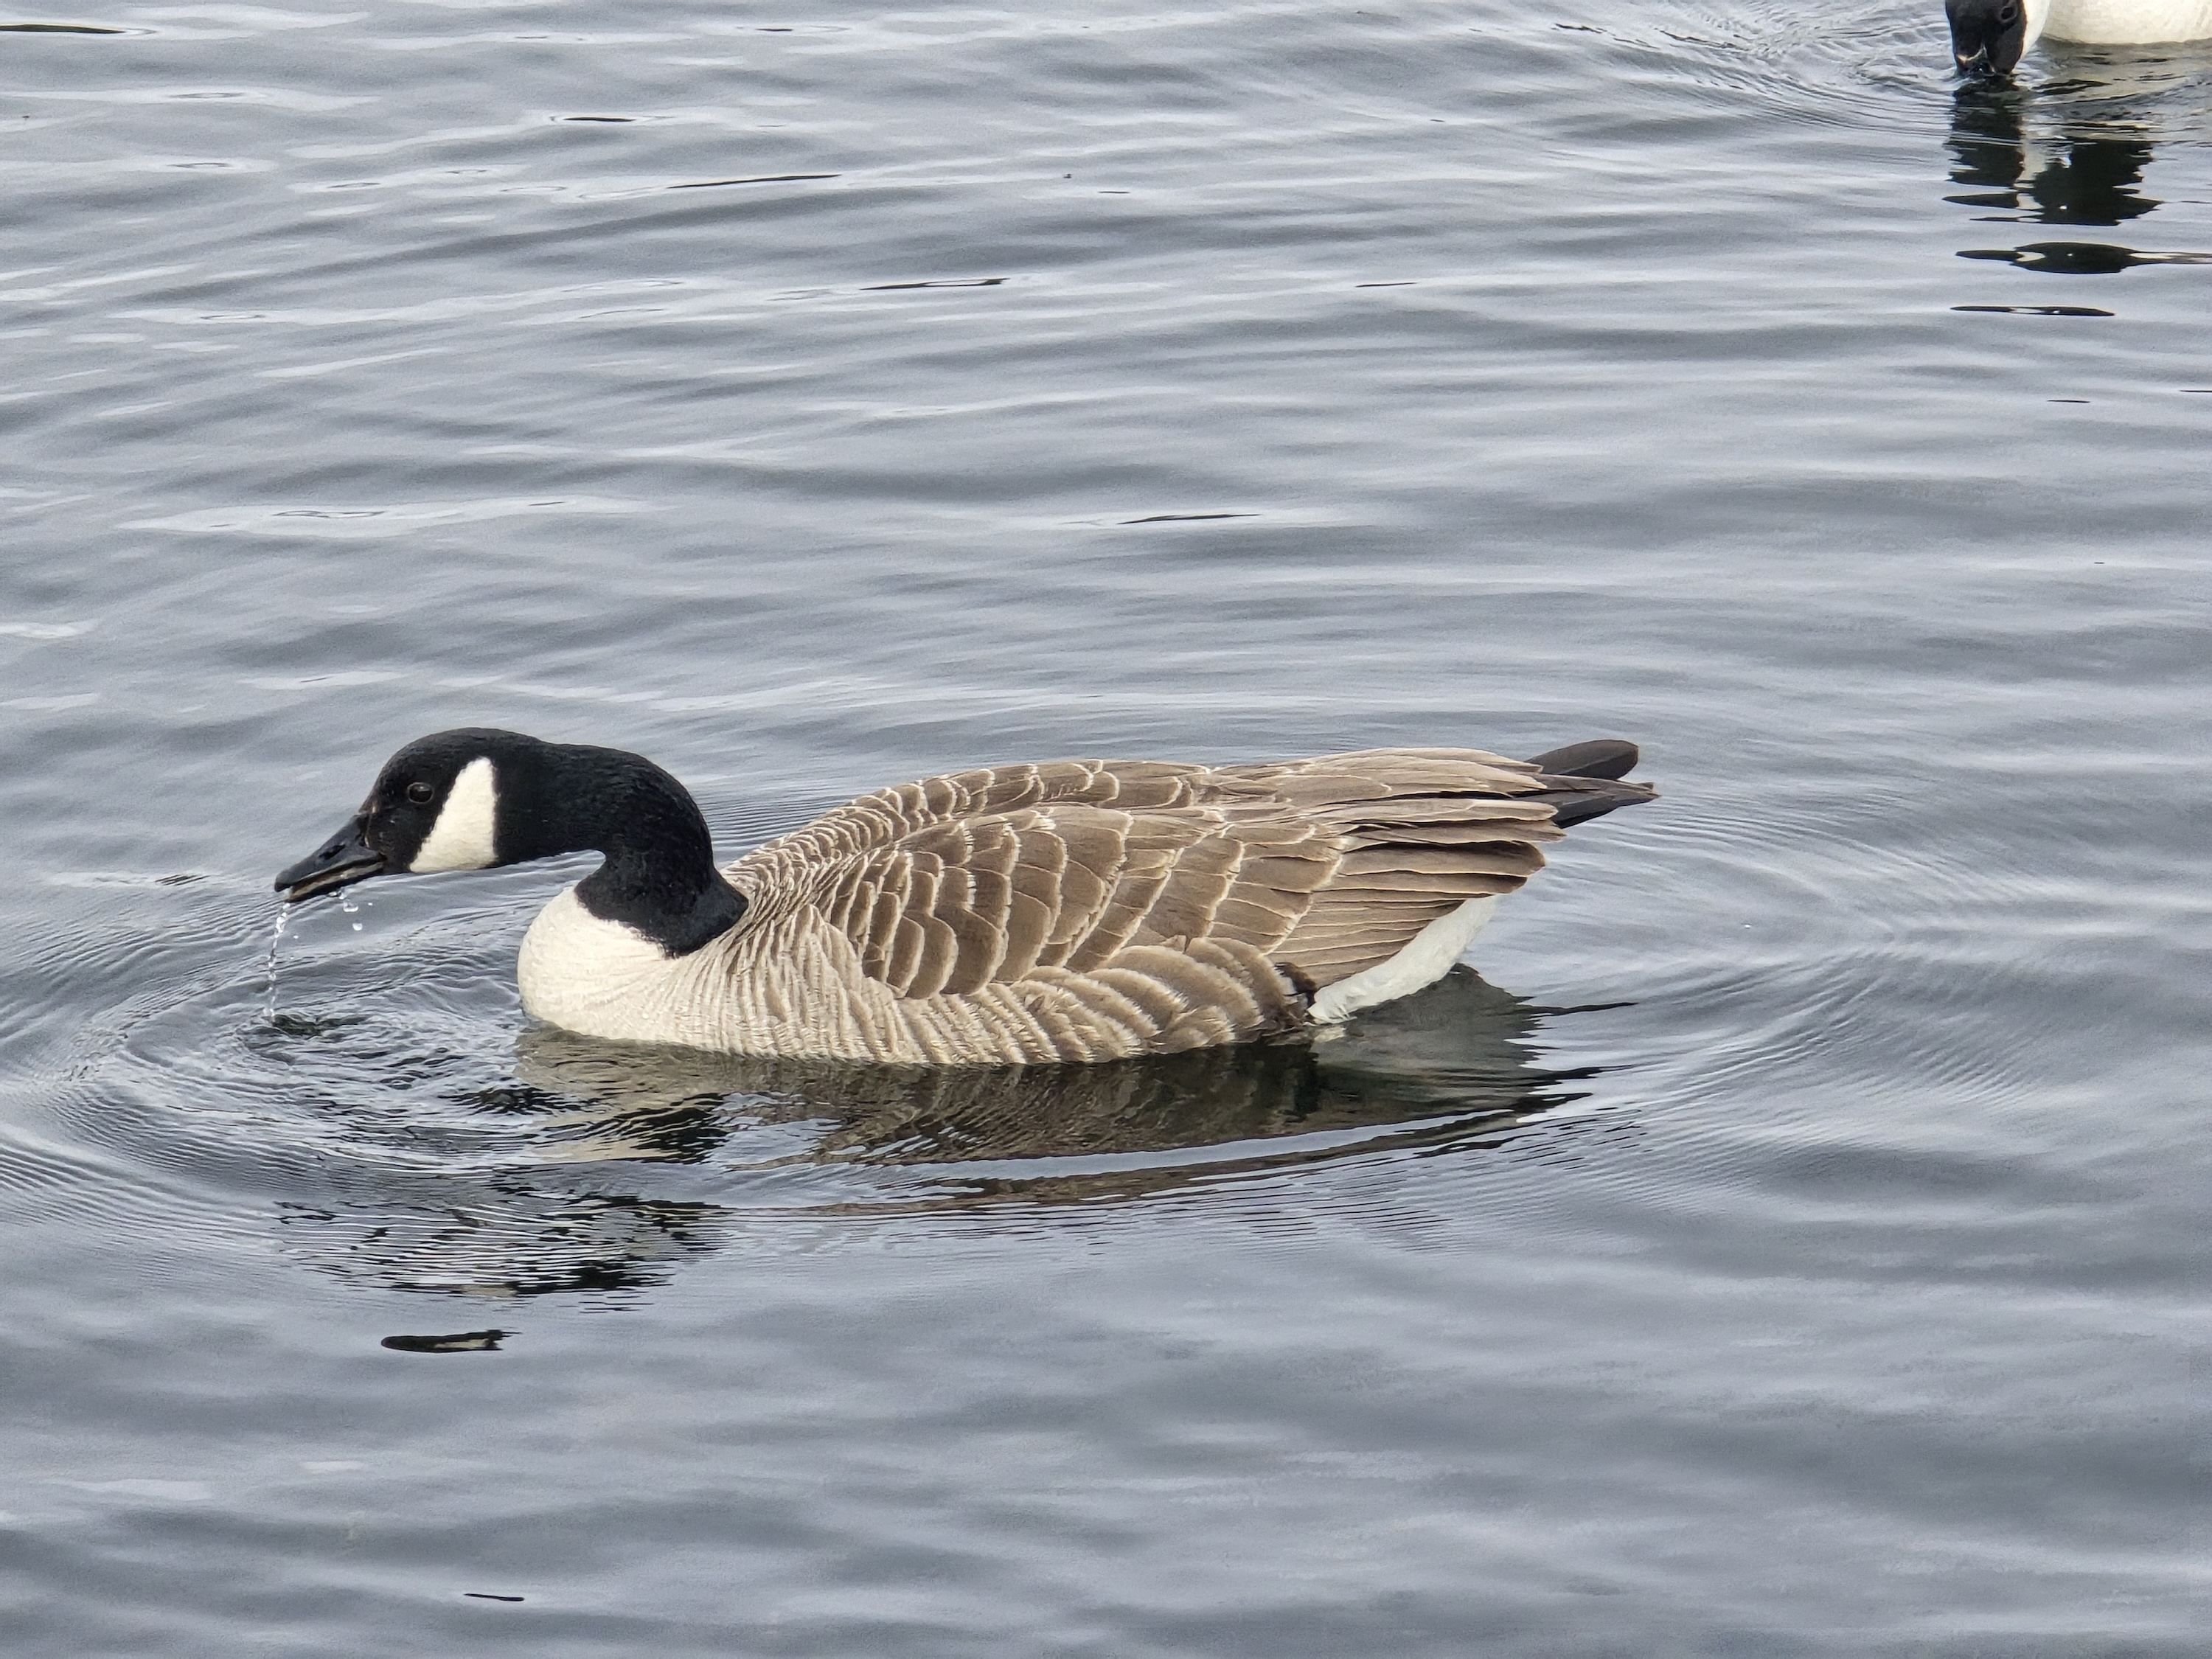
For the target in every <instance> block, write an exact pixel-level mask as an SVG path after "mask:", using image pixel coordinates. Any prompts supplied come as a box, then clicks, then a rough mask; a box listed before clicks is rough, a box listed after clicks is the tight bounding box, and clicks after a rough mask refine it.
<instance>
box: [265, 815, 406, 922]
mask: <svg viewBox="0 0 2212 1659" xmlns="http://www.w3.org/2000/svg"><path fill="white" fill-rule="evenodd" d="M383 869H384V854H381V853H380V852H378V851H377V850H376V849H375V848H373V847H371V846H370V845H369V844H368V842H366V841H364V840H363V839H362V821H361V819H360V818H358V817H356V818H355V819H354V820H353V821H352V822H351V823H348V824H347V825H346V827H345V828H344V829H341V830H339V831H338V832H337V835H335V836H331V839H330V840H329V842H326V843H325V846H324V847H323V849H322V850H321V851H320V852H319V853H311V854H308V855H307V857H306V858H303V859H301V860H300V861H299V862H298V863H297V864H295V865H293V866H291V867H290V868H289V869H287V870H285V871H283V872H282V873H280V874H279V875H278V876H277V878H276V890H277V891H278V892H280V893H282V894H283V896H284V902H285V903H287V904H297V903H298V902H300V901H301V899H311V898H313V897H314V896H316V895H317V894H318V893H335V892H336V891H337V890H338V889H339V888H341V887H350V886H352V885H353V884H354V883H356V882H357V881H367V880H368V878H370V877H371V876H374V875H379V874H381V873H382V872H383Z"/></svg>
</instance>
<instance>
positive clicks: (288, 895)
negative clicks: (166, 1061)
mask: <svg viewBox="0 0 2212 1659" xmlns="http://www.w3.org/2000/svg"><path fill="white" fill-rule="evenodd" d="M586 852H590V853H604V854H606V861H605V863H603V864H602V865H601V866H599V869H597V870H596V871H594V872H592V874H591V875H589V876H587V877H586V878H585V879H584V880H582V881H581V882H579V883H578V884H577V885H576V896H577V899H578V900H579V901H580V902H581V903H582V904H583V906H584V908H586V909H587V910H589V911H590V912H591V913H592V915H595V916H597V917H598V918H599V920H601V921H612V922H618V923H620V924H622V925H623V926H624V927H629V928H631V929H633V930H634V931H635V932H636V933H639V934H641V936H643V937H644V938H646V939H651V940H652V941H653V943H654V944H656V945H659V946H660V947H661V948H662V949H663V950H665V951H668V952H669V953H670V954H671V955H682V954H683V953H684V952H686V951H696V950H697V949H698V948H699V947H700V946H701V945H703V944H705V943H706V942H707V941H708V939H714V938H715V937H716V936H718V935H719V934H720V933H724V932H726V931H727V930H728V929H729V928H731V927H734V926H735V925H736V924H737V922H738V919H739V918H740V917H741V916H743V915H744V910H745V900H744V896H743V895H742V894H740V893H739V892H738V891H737V890H736V889H734V888H732V886H731V885H730V884H729V883H728V882H726V881H725V880H724V879H723V878H722V876H721V874H720V872H718V871H717V870H716V869H715V868H714V837H713V836H711V835H709V834H708V829H707V820H706V819H705V818H704V817H702V816H701V814H700V811H699V805H698V803H697V802H696V801H695V800H693V799H691V795H690V791H688V790H687V789H685V788H684V786H683V785H682V784H680V783H678V781H676V780H675V779H674V778H672V777H671V776H670V775H668V774H667V773H665V772H664V771H662V770H661V769H660V768H659V767H658V766H655V765H654V764H653V763H652V762H651V761H649V760H647V759H646V758H645V757H644V756H642V755H633V754H631V753H629V751H628V750H623V749H599V748H594V747H592V746H591V745H589V744H573V743H546V742H544V741H543V740H541V739H539V738H530V737H525V736H524V735H523V734H522V733H521V732H499V731H494V730H492V729H490V728H489V727H485V726H465V727H463V728H461V729H460V730H458V731H453V732H433V733H432V734H431V735H430V736H428V737H427V738H416V740H415V741H414V742H413V743H410V744H408V745H407V746H406V747H405V748H404V749H403V750H400V751H399V752H398V754H396V755H394V756H393V757H392V758H391V759H390V760H388V761H386V762H385V763H384V769H383V770H382V771H381V772H380V773H378V774H377V775H376V784H375V787H374V788H372V789H371V790H370V791H369V792H368V799H367V800H365V801H363V802H362V804H361V810H360V811H357V812H356V813H355V814H354V815H353V817H352V818H351V819H350V820H349V822H348V823H346V825H345V826H344V828H343V829H340V830H339V831H338V832H337V834H336V835H335V836H331V838H330V839H329V840H328V841H327V842H325V843H324V845H323V847H322V848H321V850H319V852H316V853H314V854H311V855H310V856H308V857H307V858H304V859H301V860H300V861H299V862H298V863H297V864H295V865H294V866H291V868H289V869H288V870H286V871H285V872H283V874H281V875H279V876H278V877H277V878H276V890H277V891H278V892H280V893H282V894H283V896H284V898H285V900H286V902H289V903H297V902H299V901H300V900H301V899H309V898H313V897H314V896H316V895H317V894H319V893H330V892H335V891H337V890H338V889H339V888H341V887H350V886H351V885H353V884H354V883H356V882H357V881H367V880H368V878H370V877H371V876H380V875H386V874H397V873H398V872H402V871H407V872H418V873H419V872H429V871H434V870H489V869H491V868H492V867H494V866H497V865H502V864H522V863H526V862H528V861H529V860H532V859H544V858H553V857H555V856H556V855H558V854H562V853H586Z"/></svg>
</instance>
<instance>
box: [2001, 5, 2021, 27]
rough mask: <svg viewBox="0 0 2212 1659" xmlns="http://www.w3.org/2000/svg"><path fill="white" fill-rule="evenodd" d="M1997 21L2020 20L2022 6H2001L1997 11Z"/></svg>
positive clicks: (2014, 21)
mask: <svg viewBox="0 0 2212 1659" xmlns="http://www.w3.org/2000/svg"><path fill="white" fill-rule="evenodd" d="M1997 21H1998V22H2000V23H2006V24H2011V23H2017V22H2018V21H2020V8H2019V7H2018V6H2003V7H2000V8H1999V9H1998V11H1997Z"/></svg>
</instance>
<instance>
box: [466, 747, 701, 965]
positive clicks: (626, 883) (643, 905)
mask: <svg viewBox="0 0 2212 1659" xmlns="http://www.w3.org/2000/svg"><path fill="white" fill-rule="evenodd" d="M516 770H517V771H518V772H519V773H520V776H518V777H516V778H514V779H513V781H512V782H511V783H510V781H508V779H507V778H506V777H504V776H503V777H502V778H501V789H500V810H499V854H500V862H501V863H502V864H507V863H514V862H520V860H525V859H539V858H550V857H551V856H553V855H554V854H556V853H604V854H606V862H605V863H604V864H602V865H601V866H599V868H598V869H597V870H595V871H593V872H592V873H591V874H590V875H589V876H587V877H586V878H584V880H583V881H582V882H580V883H579V884H578V885H577V888H576V897H577V899H578V900H579V901H580V902H581V903H582V905H583V907H584V908H585V909H586V910H588V911H590V912H591V913H592V915H594V916H597V917H598V918H599V920H600V921H616V922H620V923H622V924H623V926H625V927H631V928H634V929H635V930H636V931H637V932H638V933H642V934H643V935H644V936H645V937H646V938H647V939H651V940H652V941H653V943H654V944H656V945H659V946H660V948H661V949H662V950H664V951H667V952H668V954H669V955H671V956H672V957H680V956H686V955H688V954H690V952H691V951H696V950H697V949H698V948H699V947H700V946H701V945H704V944H706V943H707V942H708V940H709V939H715V938H718V937H720V935H721V934H723V933H727V932H728V931H729V930H730V929H731V928H732V927H735V926H736V925H737V923H738V919H739V918H740V917H741V916H743V915H744V913H745V899H744V895H743V894H741V893H739V892H738V890H737V889H735V888H734V887H732V886H731V885H730V884H729V883H728V882H726V881H725V880H723V879H722V876H721V872H720V871H718V870H717V869H715V867H714V838H713V837H712V836H710V835H708V831H707V820H706V818H705V817H702V815H701V813H700V811H699V805H698V803H697V802H696V801H694V800H693V799H691V794H690V791H689V790H687V789H686V788H684V786H683V785H682V784H680V783H678V781H676V780H675V779H674V778H672V777H671V776H670V775H668V774H667V773H665V772H664V771H662V770H661V769H660V768H659V767H658V766H655V765H654V764H653V763H652V762H651V761H649V760H647V759H646V758H645V757H643V756H642V755H632V754H629V753H627V752H625V751H624V750H620V749H595V748H592V747H589V746H587V745H586V744H555V743H549V744H539V745H538V752H537V753H536V754H534V755H532V756H531V757H529V760H528V761H527V762H526V763H525V764H524V765H522V766H520V767H519V768H517V769H516Z"/></svg>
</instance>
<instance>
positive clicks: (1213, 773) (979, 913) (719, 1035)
mask: <svg viewBox="0 0 2212 1659" xmlns="http://www.w3.org/2000/svg"><path fill="white" fill-rule="evenodd" d="M1555 755H1556V757H1559V758H1560V759H1561V760H1563V761H1565V762H1566V763H1571V764H1574V765H1575V767H1576V770H1575V771H1574V772H1573V773H1550V772H1546V771H1544V770H1542V769H1540V768H1539V766H1538V765H1537V764H1536V763H1533V762H1528V761H1514V760H1507V759H1505V758H1504V757H1501V756H1498V755H1492V754H1486V753H1484V752H1482V751H1481V750H1472V749H1375V750H1362V751H1360V752H1358V753H1353V754H1344V755H1322V756H1318V757H1314V758H1312V759H1310V760H1302V761H1288V762H1279V763H1269V764H1261V765H1250V766H1220V767H1207V766H1193V765H1176V764H1173V763H1165V762H1159V761H1061V762H1057V763H1051V764H1048V765H1039V766H1002V767H992V768H987V769H982V770H979V771H973V772H960V773H956V774H953V775H951V776H947V777H939V778H927V779H924V780H922V781H920V782H917V783H908V784H901V785H898V786H897V787H894V788H890V789H883V790H878V792H877V793H874V794H872V795H866V796H863V797H861V798H860V799H858V800H855V801H852V802H850V803H848V804H847V805H843V806H840V807H837V808H836V809H835V810H833V811H829V812H828V813H826V814H824V815H823V817H820V818H817V820H816V821H815V822H813V823H811V824H808V825H807V826H806V827H805V828H804V829H799V830H798V831H796V832H794V833H793V834H792V835H789V836H784V837H783V838H782V839H781V840H780V841H775V842H769V844H768V845H767V846H765V847H763V848H758V849H757V851H755V852H752V853H750V854H747V855H746V856H745V857H744V858H742V859H740V860H738V862H737V863H735V864H734V865H732V866H730V867H729V869H728V870H727V871H726V872H725V873H726V875H727V877H728V878H729V880H730V881H731V883H732V884H733V885H735V886H736V887H737V888H738V890H740V891H742V892H743V893H744V895H745V896H746V897H747V898H748V899H749V900H750V908H748V909H747V911H746V913H745V916H744V921H741V922H740V923H739V924H738V926H737V927H735V928H733V929H732V931H731V932H730V933H727V934H726V935H724V936H723V937H721V938H720V939H716V940H714V942H713V943H712V944H710V945H708V946H707V947H706V948H705V949H704V950H703V951H701V952H700V953H699V955H700V956H702V957H713V958H714V963H715V966H716V968H717V969H718V970H719V972H720V975H723V976H725V979H726V995H725V996H724V997H722V998H721V999H720V1003H721V1007H722V1013H721V1015H720V1017H719V1018H720V1028H719V1029H717V1030H713V1031H711V1032H706V1033H702V1036H706V1037H708V1039H709V1040H710V1042H711V1046H715V1047H720V1048H727V1049H732V1050H734V1051H738V1052H741V1053H750V1054H779V1055H788V1056H794V1057H806V1056H823V1057H842V1058H850V1059H872V1060H921V1061H930V1062H935V1063H939V1064H960V1063H974V1064H1004V1063H1007V1062H1012V1061H1031V1060H1109V1059H1121V1058H1126V1057H1128V1056H1132V1055H1137V1054H1167V1053H1172V1052H1175V1051H1176V1050H1180V1049H1185V1048H1200V1047H1204V1046H1206V1045H1208V1044H1212V1043H1221V1042H1243V1041H1247V1040H1249V1039H1251V1038H1255V1037H1261V1036H1268V1035H1270V1034H1273V1033H1275V1032H1279V1031H1282V1030H1287V1029H1290V1028H1291V1027H1293V1026H1296V1025H1297V1024H1300V1023H1301V1022H1302V1021H1303V1020H1304V1018H1305V1014H1306V1009H1307V1007H1308V1006H1309V1005H1310V1002H1311V1000H1312V998H1313V997H1314V995H1315V994H1316V992H1317V991H1320V990H1322V989H1324V988H1326V987H1328V986H1330V985H1332V984H1334V983H1336V982H1337V981H1340V980H1343V979H1346V978H1348V977H1350V976H1351V975H1354V974H1358V973H1360V972H1362V971H1364V970H1365V969H1370V968H1372V967H1375V966H1376V965H1377V964H1379V963H1384V962H1387V961H1389V959H1390V958H1391V957H1394V956H1395V955H1396V954H1397V953H1398V952H1399V951H1401V950H1402V949H1404V947H1405V946H1406V945H1407V943H1408V942H1409V941H1410V940H1412V939H1413V937H1414V936H1415V935H1416V934H1418V933H1420V931H1421V930H1422V929H1423V928H1424V927H1427V926H1428V924H1429V923H1431V921H1436V920H1437V918H1439V917H1441V916H1443V915H1447V914H1449V913H1450V912H1451V911H1453V910H1455V909H1456V908H1458V907H1459V906H1460V905H1462V904H1463V903H1464V902H1466V901H1468V899H1470V898H1477V897H1481V896H1486V895H1493V894H1500V893H1510V892H1512V891H1513V890H1516V888H1518V887H1520V886H1521V885H1522V884H1523V883H1524V882H1526V881H1527V880H1528V878H1529V877H1530V876H1531V875H1533V874H1534V873H1535V872H1536V871H1538V870H1540V869H1541V868H1542V867H1543V863H1544V855H1543V851H1542V848H1543V844H1544V843H1545V842H1551V841H1556V840H1558V839H1559V836H1561V835H1562V834H1563V833H1564V832H1563V830H1562V829H1561V828H1560V825H1561V823H1563V822H1566V823H1571V822H1576V821H1578V820H1579V819H1582V818H1584V817H1595V816H1597V815H1598V814H1599V813H1601V812H1604V811H1610V810H1612V809H1613V808H1614V807H1616V806H1623V805H1632V804H1633V803H1635V802H1638V801H1644V800H1649V799H1651V798H1652V794H1653V792H1652V790H1651V789H1650V787H1647V786H1645V785H1643V784H1636V783H1625V782H1620V781H1616V780H1617V779H1618V778H1619V776H1620V774H1621V773H1623V772H1626V771H1627V770H1628V769H1630V768H1631V767H1632V766H1633V765H1634V763H1635V758H1636V756H1635V750H1634V748H1633V746H1632V745H1630V744H1620V743H1613V742H1606V743H1601V744H1577V745H1576V746H1575V747H1574V748H1573V749H1571V750H1558V751H1555ZM1546 758H1547V760H1548V759H1552V758H1553V757H1546Z"/></svg>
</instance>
